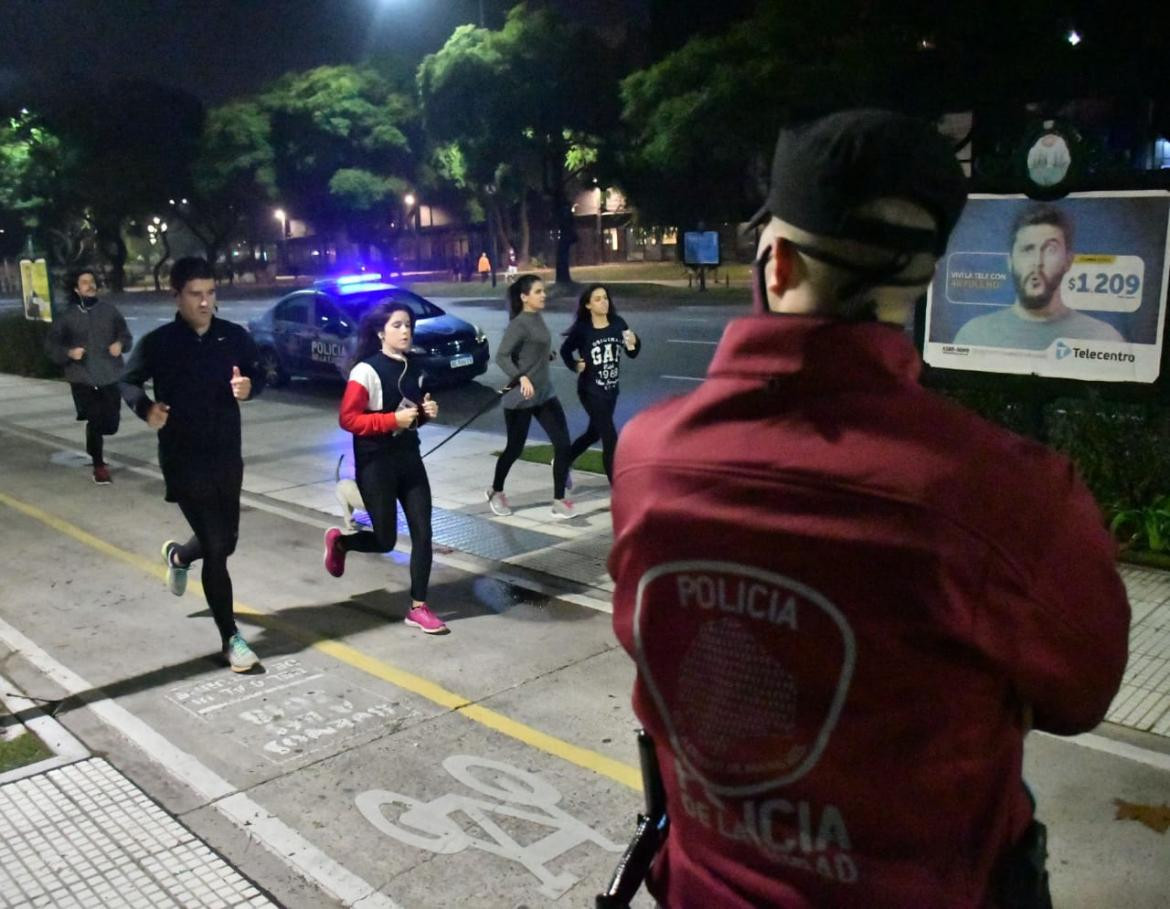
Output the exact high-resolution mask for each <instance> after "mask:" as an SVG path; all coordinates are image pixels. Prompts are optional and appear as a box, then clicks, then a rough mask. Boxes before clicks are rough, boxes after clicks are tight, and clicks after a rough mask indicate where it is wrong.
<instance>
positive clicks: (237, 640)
mask: <svg viewBox="0 0 1170 909" xmlns="http://www.w3.org/2000/svg"><path fill="white" fill-rule="evenodd" d="M223 656H224V659H225V660H227V661H228V665H229V666H231V667H232V672H247V671H248V670H249V669H251V668H252V667H253V666H255V665H256V664H257V663H259V662H260V658H259V657H257V656H256V653H255V651H254V650H252V648H251V647H249V646H248V642H247V641H245V640H244V639H243V638H242V637H240V635H239V634H238V633H237V634H233V635H232V636H231V637H230V638H228V642H227V646H226V647H224V649H223Z"/></svg>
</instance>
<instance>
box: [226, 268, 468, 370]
mask: <svg viewBox="0 0 1170 909" xmlns="http://www.w3.org/2000/svg"><path fill="white" fill-rule="evenodd" d="M389 302H393V303H404V304H406V306H408V307H409V308H410V311H411V312H412V313H414V347H413V348H412V351H411V353H412V357H411V361H412V362H413V363H416V364H417V365H418V366H419V367H421V369H422V373H423V375H424V376H425V377H426V383H427V385H429V386H430V387H432V388H435V387H439V386H443V385H457V384H459V383H461V382H468V381H470V380H471V379H474V378H475V377H476V376H479V375H482V374H483V373H484V372H485V371H486V370H487V366H488V342H487V338H485V337H484V334H483V331H482V330H481V329H480V328H479V327H478V326H476V325H472V324H471V323H470V322H465V321H464V320H463V319H460V318H458V317H456V316H451V315H448V314H447V313H445V312H443V310H441V309H440V308H439V307H438V306H436V305H435V304H434V303H432V302H431V301H430V300H427V299H424V298H423V297H420V296H419V295H418V294H414V293H411V292H410V291H408V290H403V289H402V288H400V287H396V286H395V285H393V284H387V283H385V282H383V281H382V279H381V275H376V274H360V275H351V276H347V277H341V278H331V279H328V280H323V281H318V282H316V283H315V284H314V285H313V286H312V287H307V288H305V289H303V290H296V291H293V292H292V293H290V294H288V295H287V296H285V297H282V298H281V299H280V300H278V301H277V303H276V305H274V306H273V307H272V308H271V309H270V310H268V312H266V313H264V314H263V315H262V316H260V317H259V318H256V319H253V320H252V321H251V322H249V323H248V330H249V331H251V333H252V338H253V339H254V340H255V342H256V346H257V347H258V348H259V350H260V363H261V365H262V366H263V368H264V372H265V376H266V378H267V380H268V384H270V385H282V384H284V383H285V382H287V381H288V380H289V377H290V376H309V377H336V376H338V375H340V376H341V377H342V378H344V377H345V376H346V375H348V369H349V356H350V354H351V352H352V350H353V344H354V343H355V341H356V335H357V327H358V323H359V322H361V319H362V316H363V315H364V314H365V313H366V312H367V311H368V310H369V309H370V308H371V307H373V306H376V305H377V304H379V303H389Z"/></svg>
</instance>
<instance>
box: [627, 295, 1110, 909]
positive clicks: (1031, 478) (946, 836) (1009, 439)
mask: <svg viewBox="0 0 1170 909" xmlns="http://www.w3.org/2000/svg"><path fill="white" fill-rule="evenodd" d="M919 370H920V361H919V358H918V354H917V352H916V351H915V350H914V348H913V346H912V345H911V344H910V342H909V341H908V340H907V339H906V337H905V335H904V334H903V333H902V332H901V331H900V330H898V329H896V328H893V327H891V326H886V325H881V324H877V323H846V322H835V321H829V320H824V319H818V318H812V317H807V316H777V315H760V316H751V317H747V318H742V319H737V320H735V321H733V322H732V323H731V324H730V325H729V326H728V328H727V330H726V332H725V334H724V337H723V339H722V341H721V342H720V344H719V347H718V348H717V350H716V353H715V357H714V359H713V361H712V363H711V366H710V369H709V372H708V375H707V378H706V380H705V381H704V382H703V384H702V385H701V386H700V387H699V388H698V389H697V390H695V391H694V392H692V393H690V394H688V395H686V396H685V397H682V398H678V399H674V400H672V401H669V402H666V403H663V404H660V405H658V406H655V407H652V408H649V409H647V410H644V411H643V412H642V413H641V414H639V415H638V416H637V417H636V418H635V419H634V420H632V421H631V422H630V423H629V424H627V426H626V428H625V431H624V432H623V433H622V436H621V440H620V442H619V443H618V449H617V458H616V467H615V475H614V483H613V523H614V534H615V541H614V547H613V549H612V551H611V555H610V560H609V568H610V572H611V573H612V575H613V577H614V579H615V581H616V589H615V591H614V628H615V631H616V633H617V636H618V638H619V639H620V641H621V643H622V645H623V646H624V647H625V648H626V650H627V651H628V652H629V653H630V655H631V656H632V657H633V658H634V660H635V662H636V664H637V681H636V685H635V690H634V709H635V712H636V713H637V715H638V718H639V719H640V721H641V722H642V724H643V725H644V726H645V728H646V729H647V730H648V731H649V732H650V734H651V735H652V737H653V738H654V741H655V743H656V746H657V751H658V757H659V763H660V765H661V768H662V776H663V782H664V785H665V790H666V794H667V804H668V810H669V814H670V821H671V823H670V832H669V835H668V839H667V844H666V846H665V848H664V850H663V851H662V852H661V853H660V855H659V859H658V861H657V862H656V865H655V867H654V870H653V873H652V876H651V880H650V889H651V892H652V893H653V894H654V895H655V896H656V897H657V898H658V899H659V901H660V902H661V903H662V904H663V905H664V906H669V907H680V906H682V907H691V906H694V907H707V906H719V907H720V909H748V907H758V906H769V907H801V909H804V907H820V906H834V907H867V909H883V907H891V909H892V907H907V906H946V907H949V909H956V907H982V906H994V905H996V897H995V886H996V882H997V879H998V877H997V876H998V874H999V873H1000V872H999V868H1000V862H1001V860H1002V859H1003V858H1004V855H1005V853H1006V852H1007V850H1008V848H1009V847H1010V846H1011V845H1012V844H1014V843H1015V842H1017V841H1018V840H1019V838H1020V835H1021V833H1022V831H1023V830H1024V829H1025V827H1026V826H1027V825H1028V824H1029V822H1030V821H1031V818H1032V809H1031V805H1030V803H1029V800H1028V797H1027V795H1026V793H1025V791H1024V788H1023V785H1022V781H1021V773H1022V756H1023V743H1024V737H1025V734H1026V732H1027V728H1028V722H1029V719H1028V718H1029V716H1030V717H1031V722H1032V723H1033V724H1034V726H1035V727H1036V728H1038V729H1042V730H1046V731H1048V732H1052V733H1056V734H1073V733H1078V732H1083V731H1085V730H1088V729H1091V728H1092V727H1093V726H1095V725H1096V724H1097V723H1098V722H1099V721H1100V720H1101V719H1102V717H1103V716H1104V714H1105V712H1106V709H1107V708H1108V706H1109V703H1110V701H1111V699H1112V698H1113V696H1114V694H1115V693H1116V691H1117V689H1118V686H1119V684H1120V682H1121V677H1122V673H1123V671H1124V668H1125V662H1126V652H1127V637H1128V627H1129V605H1128V602H1127V599H1126V593H1125V589H1124V587H1123V585H1122V583H1121V580H1120V578H1119V576H1118V573H1117V570H1116V567H1115V563H1114V556H1115V547H1114V545H1113V543H1112V541H1111V539H1110V537H1109V535H1108V534H1107V533H1106V531H1105V529H1104V526H1103V521H1102V517H1101V513H1100V511H1099V510H1098V507H1097V505H1096V503H1095V502H1094V500H1093V498H1092V497H1091V495H1090V493H1089V492H1088V490H1087V489H1086V488H1085V486H1084V485H1083V483H1082V482H1081V481H1080V479H1079V478H1078V477H1077V475H1076V473H1075V471H1074V469H1073V467H1072V465H1071V464H1070V463H1069V461H1068V460H1066V459H1065V458H1063V457H1061V456H1060V455H1057V454H1055V453H1054V452H1051V451H1049V450H1048V449H1046V448H1044V447H1042V446H1040V445H1038V444H1035V443H1033V442H1030V441H1027V440H1025V439H1022V438H1020V437H1018V436H1015V435H1013V434H1012V433H1009V432H1007V431H1005V430H1003V429H1000V428H998V427H996V426H993V425H992V424H990V423H987V422H985V421H984V420H982V419H980V418H979V417H977V416H975V415H974V414H972V413H970V412H969V411H966V410H964V409H962V408H960V407H958V406H957V405H955V404H953V403H951V402H949V401H947V400H946V399H944V398H942V397H940V396H937V395H935V394H933V393H931V392H929V391H927V390H926V389H924V388H922V387H921V386H920V385H919V384H918V382H917V378H918V374H919ZM1041 807H1042V806H1041Z"/></svg>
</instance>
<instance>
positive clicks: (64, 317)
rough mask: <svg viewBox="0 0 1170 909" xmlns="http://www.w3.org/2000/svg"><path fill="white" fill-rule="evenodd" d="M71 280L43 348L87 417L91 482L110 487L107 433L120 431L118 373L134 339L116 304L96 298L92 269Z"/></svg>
mask: <svg viewBox="0 0 1170 909" xmlns="http://www.w3.org/2000/svg"><path fill="white" fill-rule="evenodd" d="M68 283H69V295H70V300H69V305H68V306H67V307H66V309H65V311H64V312H63V313H62V314H61V316H60V318H58V319H57V320H55V321H54V322H53V325H52V327H51V328H50V329H49V336H48V338H46V339H45V353H47V354H48V356H49V359H50V360H52V361H53V362H54V363H56V364H57V365H58V366H64V367H65V381H67V382H68V383H69V388H70V390H71V391H72V392H73V406H74V407H75V408H76V410H77V419H78V420H84V421H85V450H86V452H87V453H88V454H89V456H90V459H91V460H92V461H93V481H94V482H95V483H97V484H98V485H99V486H108V485H109V484H110V482H111V478H110V468H109V467H108V466H107V465H106V461H105V457H104V451H103V449H104V447H105V446H104V440H103V437H104V436H112V435H114V433H116V432H117V431H118V422H119V417H120V415H121V410H122V399H121V397H120V396H119V395H118V377H119V376H120V375H121V374H122V354H123V352H125V351H126V350H128V349H129V348H130V345H131V344H132V343H133V341H134V339H133V338H132V337H131V335H130V330H129V329H128V328H127V327H126V320H125V319H124V318H122V314H121V313H120V312H118V308H117V307H116V306H115V305H114V304H113V303H110V302H109V301H108V300H103V299H101V298H100V297H98V293H97V278H96V277H95V275H94V273H93V271H92V270H91V269H88V268H83V269H80V270H79V271H76V272H74V273H73V275H72V276H71V277H70V279H69V282H68Z"/></svg>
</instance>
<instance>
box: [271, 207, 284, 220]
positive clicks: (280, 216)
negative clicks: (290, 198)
mask: <svg viewBox="0 0 1170 909" xmlns="http://www.w3.org/2000/svg"><path fill="white" fill-rule="evenodd" d="M272 217H274V218H276V220H277V221H279V222H281V223H282V224H283V223H284V209H283V208H278V209H277V210H276V211H274V212H273V213H272Z"/></svg>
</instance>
